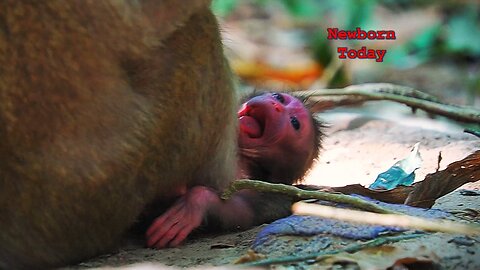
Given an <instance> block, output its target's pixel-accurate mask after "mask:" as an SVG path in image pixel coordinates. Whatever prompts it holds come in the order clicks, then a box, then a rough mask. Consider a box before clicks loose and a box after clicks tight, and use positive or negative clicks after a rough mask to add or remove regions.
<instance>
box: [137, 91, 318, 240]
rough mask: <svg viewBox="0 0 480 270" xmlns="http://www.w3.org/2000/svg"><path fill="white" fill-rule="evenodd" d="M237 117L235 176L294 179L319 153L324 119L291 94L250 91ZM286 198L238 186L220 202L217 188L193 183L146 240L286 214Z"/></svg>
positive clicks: (289, 181)
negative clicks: (236, 189) (312, 112)
mask: <svg viewBox="0 0 480 270" xmlns="http://www.w3.org/2000/svg"><path fill="white" fill-rule="evenodd" d="M237 116H238V122H239V130H238V149H239V150H238V160H237V166H238V168H237V174H236V178H237V179H242V178H249V179H257V180H263V181H267V182H272V183H283V184H293V183H294V182H295V181H297V180H300V179H301V178H302V177H303V176H304V175H305V173H306V172H307V171H308V169H309V168H310V167H311V166H312V163H313V161H314V160H315V158H317V156H318V154H319V149H320V144H321V140H322V137H323V133H322V128H323V124H322V123H321V122H320V121H319V120H317V119H315V118H314V116H313V115H312V114H311V113H310V112H309V111H308V109H307V108H306V107H305V106H304V104H303V103H302V101H300V100H299V99H297V98H295V97H293V96H292V95H289V94H286V93H262V94H256V95H254V96H250V97H249V98H247V101H246V102H244V103H243V104H242V105H241V108H240V109H239V111H238V113H237ZM291 203H292V200H291V199H290V198H288V197H286V196H283V195H278V194H266V193H260V192H257V191H254V190H241V191H239V192H236V193H235V194H234V195H233V197H232V198H230V199H229V200H226V201H224V200H222V199H220V194H219V193H218V191H217V190H214V189H211V188H209V187H206V186H194V187H192V188H191V189H189V190H188V191H186V192H185V194H183V195H182V196H181V198H180V199H179V200H178V201H177V202H176V203H175V204H174V205H173V206H172V207H171V208H169V209H168V210H167V211H166V212H165V213H163V214H162V215H160V217H158V218H157V219H155V220H154V222H153V223H152V224H151V225H150V227H149V229H148V230H147V233H146V237H147V245H148V246H149V247H156V248H164V247H174V246H177V245H179V244H180V243H181V242H182V241H184V240H185V239H186V237H187V236H188V235H189V234H190V233H191V232H192V231H193V230H194V229H195V228H197V227H199V226H200V225H202V224H203V223H204V222H206V223H208V224H209V225H211V224H214V225H216V226H218V227H220V229H223V230H233V229H246V228H249V227H251V226H254V225H259V224H262V223H264V222H270V221H273V220H275V219H278V218H282V217H285V216H287V215H289V214H290V206H291Z"/></svg>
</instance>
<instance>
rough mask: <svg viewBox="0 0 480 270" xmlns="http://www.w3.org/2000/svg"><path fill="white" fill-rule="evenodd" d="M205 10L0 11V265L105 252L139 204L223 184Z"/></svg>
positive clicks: (214, 57) (1, 7) (43, 263)
mask: <svg viewBox="0 0 480 270" xmlns="http://www.w3.org/2000/svg"><path fill="white" fill-rule="evenodd" d="M207 6H208V1H190V2H189V3H185V5H184V6H182V7H183V8H182V7H179V6H178V5H177V4H176V3H175V1H163V2H156V1H147V0H146V1H136V2H134V3H129V2H123V1H111V2H108V1H90V2H80V1H79V2H65V3H64V2H62V3H58V2H45V3H36V2H31V3H26V2H23V1H4V2H2V3H0V55H1V58H0V67H1V73H0V95H1V99H0V124H1V125H0V136H1V138H2V141H1V142H0V161H1V162H0V163H1V165H0V190H1V196H0V216H1V217H2V218H1V219H0V268H7V269H11V268H14V269H22V268H24V269H31V268H47V267H54V266H60V265H64V264H68V263H73V262H76V261H79V260H82V259H84V258H88V257H91V256H94V255H97V254H100V253H103V252H106V251H108V250H109V249H110V248H111V247H113V246H114V245H115V243H116V242H117V241H118V240H119V239H120V237H121V236H122V234H123V233H124V232H125V231H126V229H127V228H128V227H129V226H130V225H131V224H132V223H133V222H134V220H135V219H136V217H137V216H138V215H139V213H140V212H141V211H142V210H143V209H144V207H145V205H147V204H149V203H150V202H152V201H154V200H158V199H161V200H163V201H167V202H168V201H169V200H171V199H172V198H175V197H177V196H178V195H179V194H183V193H184V192H185V191H187V193H188V194H196V191H197V190H198V189H195V188H193V189H192V188H191V187H193V186H203V187H205V186H206V187H212V188H214V189H215V190H221V189H223V188H224V186H225V185H227V184H228V183H229V182H230V181H231V180H232V179H234V172H235V163H236V157H235V152H236V148H237V146H236V144H235V138H236V136H237V135H236V134H235V122H236V121H235V120H234V119H235V117H234V108H235V105H234V97H233V91H232V86H231V82H230V79H229V78H230V74H229V72H228V68H227V67H226V64H225V61H224V58H223V54H222V49H221V43H220V39H219V36H218V29H217V26H216V22H215V19H214V17H213V16H212V14H211V13H210V11H209V10H208V7H207ZM229 119H230V120H229ZM256 164H257V163H256ZM258 164H261V163H258ZM268 165H269V164H267V167H268ZM247 168H248V171H249V172H252V171H253V170H252V167H251V166H250V167H247ZM240 171H242V170H240ZM256 171H257V172H262V170H256ZM265 180H269V179H268V178H266V179H265ZM194 197H195V196H194ZM241 197H242V198H244V199H245V200H246V202H247V203H251V204H253V201H254V200H256V199H258V198H259V197H258V196H257V195H255V196H253V197H251V198H250V197H249V196H248V194H245V195H243V196H241ZM196 198H200V199H203V198H209V197H208V196H206V195H204V196H196ZM260 199H264V198H261V197H260ZM223 213H224V212H222V211H221V210H220V209H219V210H218V215H217V216H220V217H222V215H223ZM250 214H253V220H254V221H255V220H256V219H257V216H255V214H256V213H254V212H252V213H250ZM259 216H260V215H259ZM248 220H252V217H250V218H249V219H248ZM232 224H233V223H232Z"/></svg>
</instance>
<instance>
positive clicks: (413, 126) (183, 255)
mask: <svg viewBox="0 0 480 270" xmlns="http://www.w3.org/2000/svg"><path fill="white" fill-rule="evenodd" d="M361 111H362V112H361V113H360V112H359V110H357V109H336V110H334V111H331V112H327V113H323V114H321V118H322V119H324V120H325V121H327V122H328V123H329V124H330V127H329V129H328V130H327V134H328V137H326V139H325V141H324V146H323V150H322V155H321V158H320V160H319V162H318V163H317V164H316V166H315V167H314V168H313V169H312V171H311V173H310V174H309V176H308V177H307V178H306V179H305V182H306V183H308V184H319V185H331V186H342V185H347V184H352V183H360V184H363V185H368V184H370V183H371V182H373V181H374V180H375V177H376V175H378V174H379V173H381V172H383V171H385V170H386V169H388V168H389V167H390V166H391V165H393V164H394V163H395V162H396V161H398V160H400V159H403V158H405V157H406V156H407V155H408V153H409V152H410V149H411V148H412V146H413V145H414V144H415V143H417V142H420V154H421V156H422V158H423V164H422V167H421V168H420V169H419V170H418V171H417V177H416V180H423V178H424V176H425V175H426V174H427V173H430V172H434V171H435V170H436V168H437V166H438V165H437V164H438V162H437V160H438V155H439V152H441V155H442V161H441V163H440V169H443V168H445V167H446V166H447V165H448V164H449V163H451V162H453V161H456V160H459V159H462V158H464V157H465V156H467V155H468V154H470V153H472V152H473V151H475V150H478V149H480V139H479V138H476V137H475V136H473V135H470V134H467V133H463V132H462V128H461V127H460V126H457V125H455V124H452V123H449V122H445V121H442V120H441V119H435V120H432V119H429V118H428V117H424V116H423V115H422V114H421V113H420V115H412V114H411V111H410V110H409V109H408V108H406V107H405V106H402V105H397V104H392V103H388V102H385V103H384V102H375V103H371V104H366V105H365V106H362V109H361ZM462 188H467V189H474V190H479V189H480V182H476V183H471V184H467V185H465V186H464V187H462ZM434 208H440V209H445V210H448V211H453V210H465V209H474V210H476V211H479V210H480V197H478V196H462V195H461V194H460V192H459V191H456V192H454V193H452V194H449V195H447V196H445V197H443V198H441V199H439V200H438V201H437V204H436V205H435V206H434ZM477 213H478V212H477ZM476 222H479V217H478V216H477V217H476ZM263 226H265V225H263ZM263 226H259V227H256V228H253V229H251V230H248V231H245V232H237V233H230V234H222V235H200V236H199V235H197V236H196V237H194V238H193V239H190V240H188V241H187V243H185V244H184V245H183V246H181V247H179V248H169V249H164V250H152V249H146V248H143V247H142V245H141V243H130V244H128V245H125V246H124V247H122V248H121V249H120V250H119V251H118V252H117V253H113V254H109V255H104V256H101V257H98V258H96V259H93V260H90V261H87V262H83V263H81V264H79V265H77V266H73V267H69V268H65V269H87V268H97V267H118V266H126V265H130V264H133V263H143V264H142V265H134V266H133V268H134V269H141V268H142V267H144V269H163V268H165V266H164V265H167V266H176V267H182V268H183V267H199V266H201V267H209V266H223V267H226V268H231V267H232V263H233V262H234V261H236V260H237V259H238V258H239V257H241V256H242V255H244V254H246V252H247V250H248V249H249V247H250V245H251V244H252V241H253V239H254V238H255V235H256V233H258V231H259V230H260V229H261V228H262V227H263ZM457 236H458V235H457ZM454 237H456V235H449V234H443V233H435V234H431V235H428V236H425V237H422V238H420V239H416V240H408V241H404V242H401V243H397V244H395V246H404V247H406V248H407V249H412V250H413V249H417V248H418V247H419V246H425V247H427V248H428V249H429V250H430V251H432V252H433V253H435V255H436V256H438V258H439V260H440V263H441V265H442V267H443V268H444V269H480V256H479V254H480V237H478V236H477V237H473V238H472V239H473V240H472V241H473V243H470V244H469V245H462V244H458V243H456V242H455V241H452V239H454ZM303 241H308V240H305V239H304V240H303ZM289 247H292V248H293V246H289V245H286V249H288V248H289ZM282 252H284V254H288V250H283V251H282V250H279V251H278V254H269V255H270V256H275V255H281V254H282ZM275 253H277V252H275ZM150 263H155V264H154V265H152V264H150ZM310 267H311V268H315V267H314V265H312V266H308V267H306V266H302V267H299V266H298V265H297V266H281V267H277V268H280V269H282V268H289V269H297V268H310Z"/></svg>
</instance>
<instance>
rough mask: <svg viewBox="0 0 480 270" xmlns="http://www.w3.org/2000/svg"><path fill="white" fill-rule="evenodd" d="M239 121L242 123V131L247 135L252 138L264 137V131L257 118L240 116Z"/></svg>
mask: <svg viewBox="0 0 480 270" xmlns="http://www.w3.org/2000/svg"><path fill="white" fill-rule="evenodd" d="M238 120H239V122H240V131H242V132H244V133H247V134H248V136H250V138H259V137H260V136H262V130H261V128H260V125H259V124H258V122H257V120H256V119H255V118H253V117H251V116H248V115H244V116H240V118H239V119H238Z"/></svg>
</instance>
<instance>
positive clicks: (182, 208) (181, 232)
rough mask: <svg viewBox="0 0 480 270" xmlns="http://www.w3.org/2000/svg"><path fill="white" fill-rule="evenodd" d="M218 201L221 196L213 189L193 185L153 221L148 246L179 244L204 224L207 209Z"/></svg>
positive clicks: (160, 246) (149, 231) (147, 235)
mask: <svg viewBox="0 0 480 270" xmlns="http://www.w3.org/2000/svg"><path fill="white" fill-rule="evenodd" d="M218 202H220V198H219V197H218V195H217V194H216V193H215V192H214V191H213V190H211V189H209V188H207V187H203V186H196V187H193V188H192V189H190V190H189V191H188V192H187V193H186V194H185V195H184V196H182V197H181V198H180V199H179V200H178V201H177V202H176V203H175V204H174V205H173V206H172V207H171V208H170V209H168V210H167V212H165V213H164V214H163V215H161V216H160V217H158V218H157V219H155V220H154V221H153V223H152V225H150V228H148V230H147V233H146V237H147V246H148V247H155V248H164V247H175V246H178V245H179V244H180V243H181V242H182V241H183V240H185V239H186V238H187V236H188V235H189V234H190V233H191V232H192V231H193V230H194V229H195V228H197V227H199V226H200V225H201V224H202V221H203V219H204V217H205V214H206V213H207V210H208V209H209V208H210V207H211V206H212V205H213V204H215V203H218Z"/></svg>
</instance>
